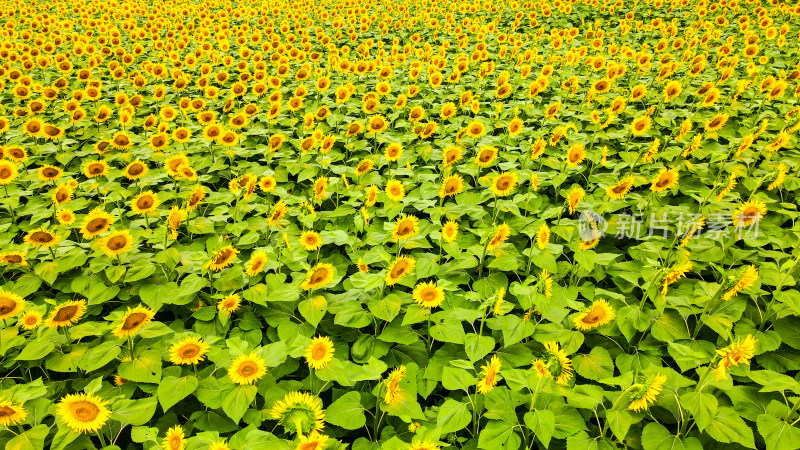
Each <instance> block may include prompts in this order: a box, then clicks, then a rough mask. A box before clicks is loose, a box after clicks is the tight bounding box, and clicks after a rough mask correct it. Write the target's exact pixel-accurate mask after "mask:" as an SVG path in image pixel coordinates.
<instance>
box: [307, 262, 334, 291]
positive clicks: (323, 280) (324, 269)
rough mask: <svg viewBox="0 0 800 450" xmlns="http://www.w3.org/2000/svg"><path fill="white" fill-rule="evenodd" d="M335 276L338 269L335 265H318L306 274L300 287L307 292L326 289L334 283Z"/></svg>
mask: <svg viewBox="0 0 800 450" xmlns="http://www.w3.org/2000/svg"><path fill="white" fill-rule="evenodd" d="M335 274H336V268H335V267H333V264H328V263H318V264H317V265H316V266H314V267H313V268H312V269H310V270H309V271H308V272H307V273H306V277H305V279H304V280H303V283H302V284H301V285H300V286H301V287H302V288H303V289H304V290H306V291H309V290H313V289H317V288H320V287H324V286H326V285H328V284H330V283H331V282H332V281H333V277H334V276H335Z"/></svg>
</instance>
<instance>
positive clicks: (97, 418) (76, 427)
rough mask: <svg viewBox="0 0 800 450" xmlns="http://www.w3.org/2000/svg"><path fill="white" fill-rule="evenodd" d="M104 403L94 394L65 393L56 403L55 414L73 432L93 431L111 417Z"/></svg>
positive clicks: (101, 426)
mask: <svg viewBox="0 0 800 450" xmlns="http://www.w3.org/2000/svg"><path fill="white" fill-rule="evenodd" d="M106 405H107V402H106V401H105V400H103V399H102V398H100V397H97V396H95V395H94V394H67V395H66V396H64V397H63V398H62V399H61V401H59V402H58V404H57V405H56V414H57V415H58V417H59V418H60V419H61V421H62V422H63V423H64V424H65V425H66V426H67V427H68V428H69V429H71V430H72V431H74V432H75V433H94V432H96V431H97V430H99V429H101V428H103V426H104V425H105V424H106V422H107V421H108V419H109V418H110V417H111V411H109V410H108V408H107V407H106Z"/></svg>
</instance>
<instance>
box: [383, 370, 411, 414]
mask: <svg viewBox="0 0 800 450" xmlns="http://www.w3.org/2000/svg"><path fill="white" fill-rule="evenodd" d="M405 376H406V366H400V367H397V368H395V369H394V370H392V372H391V373H390V374H389V376H387V377H386V380H384V384H385V386H386V392H385V393H384V394H383V403H385V404H387V405H394V404H395V403H397V402H398V401H399V400H400V399H401V398H402V394H403V392H402V390H401V389H400V382H401V381H403V378H405Z"/></svg>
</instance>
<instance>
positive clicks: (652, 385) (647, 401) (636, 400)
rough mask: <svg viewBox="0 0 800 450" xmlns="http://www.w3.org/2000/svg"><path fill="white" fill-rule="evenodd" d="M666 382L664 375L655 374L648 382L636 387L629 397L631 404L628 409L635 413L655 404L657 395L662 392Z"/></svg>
mask: <svg viewBox="0 0 800 450" xmlns="http://www.w3.org/2000/svg"><path fill="white" fill-rule="evenodd" d="M666 381H667V376H666V375H662V374H657V375H655V376H654V377H653V378H652V379H651V380H649V381H648V382H646V383H644V384H640V385H638V388H637V389H636V390H635V392H634V393H633V394H632V395H631V403H630V404H629V405H628V409H629V410H631V411H636V412H640V411H644V410H646V409H647V408H648V407H649V406H650V405H652V404H653V403H655V402H656V398H657V397H658V394H660V393H661V391H663V390H664V383H665V382H666Z"/></svg>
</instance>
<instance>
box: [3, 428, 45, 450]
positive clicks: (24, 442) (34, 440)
mask: <svg viewBox="0 0 800 450" xmlns="http://www.w3.org/2000/svg"><path fill="white" fill-rule="evenodd" d="M49 432H50V427H48V426H47V425H45V424H41V425H37V426H35V427H33V428H31V429H29V430H26V431H25V432H24V433H20V434H18V435H17V436H16V437H14V438H13V439H11V440H10V441H8V442H7V443H6V450H42V449H43V448H44V440H45V438H46V437H47V434H48V433H49Z"/></svg>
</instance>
